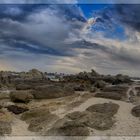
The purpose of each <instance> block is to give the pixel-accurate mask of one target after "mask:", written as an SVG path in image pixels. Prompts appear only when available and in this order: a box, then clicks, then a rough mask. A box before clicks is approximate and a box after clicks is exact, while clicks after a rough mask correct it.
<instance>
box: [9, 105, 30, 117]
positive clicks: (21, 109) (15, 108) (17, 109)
mask: <svg viewBox="0 0 140 140" xmlns="http://www.w3.org/2000/svg"><path fill="white" fill-rule="evenodd" d="M7 109H8V111H10V112H12V113H14V114H17V115H18V114H21V113H24V112H26V111H28V110H29V109H28V108H25V107H19V106H16V105H11V106H8V107H7Z"/></svg>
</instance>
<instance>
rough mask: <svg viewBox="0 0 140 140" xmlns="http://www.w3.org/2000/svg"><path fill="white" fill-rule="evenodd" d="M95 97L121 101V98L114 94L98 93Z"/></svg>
mask: <svg viewBox="0 0 140 140" xmlns="http://www.w3.org/2000/svg"><path fill="white" fill-rule="evenodd" d="M95 97H99V98H107V99H114V100H121V99H122V96H121V95H120V94H118V93H116V92H99V93H97V94H96V95H95Z"/></svg>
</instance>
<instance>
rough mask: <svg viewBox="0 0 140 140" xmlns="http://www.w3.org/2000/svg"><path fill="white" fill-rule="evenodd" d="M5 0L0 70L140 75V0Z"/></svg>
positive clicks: (0, 16)
mask: <svg viewBox="0 0 140 140" xmlns="http://www.w3.org/2000/svg"><path fill="white" fill-rule="evenodd" d="M9 1H10V0H9ZM9 1H8V0H7V3H6V4H5V2H4V1H0V2H1V4H0V70H16V71H23V70H26V71H27V70H29V69H31V68H37V69H40V70H42V71H48V72H56V71H57V72H66V73H77V72H80V71H83V70H86V71H89V70H90V69H95V70H96V71H98V72H100V73H103V74H117V73H124V74H129V75H132V76H140V14H139V13H140V5H138V4H137V5H134V4H130V5H127V4H125V5H124V4H123V5H121V4H90V5H89V4H78V3H77V2H76V0H73V4H57V3H56V4H54V3H53V4H27V2H26V0H22V2H23V1H24V4H8V2H9ZM54 1H55V2H56V1H57V0H54ZM63 1H65V0H63ZM67 2H68V1H67ZM2 3H3V4H2Z"/></svg>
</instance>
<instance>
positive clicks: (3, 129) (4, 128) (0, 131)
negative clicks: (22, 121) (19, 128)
mask: <svg viewBox="0 0 140 140" xmlns="http://www.w3.org/2000/svg"><path fill="white" fill-rule="evenodd" d="M11 132H12V128H11V124H10V123H9V122H3V121H0V136H2V135H4V134H11Z"/></svg>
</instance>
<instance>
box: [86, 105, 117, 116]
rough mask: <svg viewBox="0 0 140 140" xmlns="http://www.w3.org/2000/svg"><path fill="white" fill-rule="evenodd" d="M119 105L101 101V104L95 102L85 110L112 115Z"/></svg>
mask: <svg viewBox="0 0 140 140" xmlns="http://www.w3.org/2000/svg"><path fill="white" fill-rule="evenodd" d="M118 109H119V105H117V104H115V103H111V102H110V103H103V104H95V105H92V106H90V107H88V108H87V109H86V110H87V111H89V112H91V113H92V112H97V113H103V114H104V115H109V116H110V117H112V116H113V115H115V114H116V113H117V112H118Z"/></svg>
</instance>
